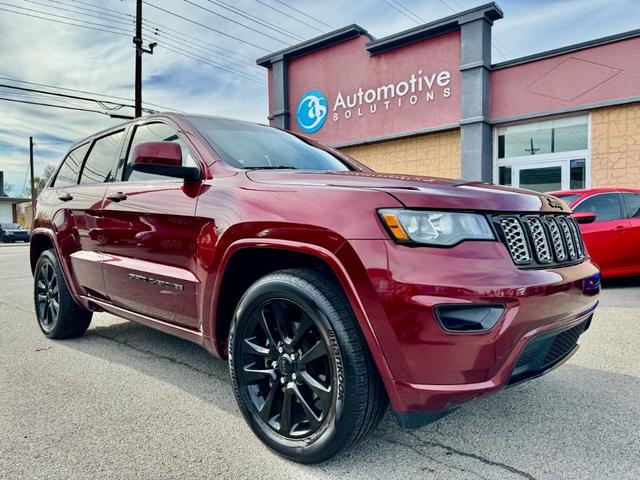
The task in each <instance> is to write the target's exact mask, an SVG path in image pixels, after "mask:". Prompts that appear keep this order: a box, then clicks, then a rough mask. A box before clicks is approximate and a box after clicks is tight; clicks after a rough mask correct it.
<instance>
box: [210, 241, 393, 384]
mask: <svg viewBox="0 0 640 480" xmlns="http://www.w3.org/2000/svg"><path fill="white" fill-rule="evenodd" d="M265 254H267V255H268V257H267V259H266V261H265V257H266V255H265ZM257 257H259V258H260V260H259V261H255V259H256V258H257ZM243 265H248V266H250V271H251V274H250V275H240V273H241V272H242V266H243ZM257 266H258V267H257ZM256 267H257V268H256ZM300 267H302V268H315V269H319V270H321V271H323V272H324V273H326V274H327V275H329V276H331V277H332V278H334V279H335V280H336V281H337V282H338V284H339V285H340V287H341V288H342V291H343V292H344V294H345V296H346V298H347V301H348V302H349V304H350V306H351V308H352V310H353V312H354V315H355V317H356V320H357V323H358V325H359V327H360V331H361V333H362V334H363V337H364V339H365V341H366V343H367V346H368V348H369V351H370V352H371V355H372V357H373V359H374V361H375V363H376V366H377V368H378V371H379V373H380V375H381V376H382V377H383V378H385V377H389V375H390V370H389V366H388V364H387V361H386V359H385V357H384V354H383V352H382V349H381V347H380V344H379V342H378V339H377V337H376V334H375V332H374V330H373V328H372V326H371V322H370V320H369V318H368V316H367V313H366V309H365V308H364V305H363V303H362V300H361V298H360V296H359V294H358V292H357V289H356V287H355V285H354V284H353V282H352V280H351V278H350V277H349V275H348V273H347V271H346V269H345V267H344V266H343V265H342V263H341V262H340V260H339V259H338V258H337V256H336V255H335V254H334V253H332V252H331V251H329V250H327V249H326V248H324V247H320V246H318V245H312V244H307V243H301V242H295V241H289V240H274V239H268V240H267V239H255V240H251V239H244V240H240V241H237V242H235V243H233V244H231V245H230V246H229V248H228V249H227V250H226V252H225V254H224V257H223V259H222V262H221V263H220V268H219V269H218V275H217V278H216V281H215V285H214V289H213V295H212V302H211V315H210V316H209V318H211V319H212V320H211V325H210V335H211V336H212V337H213V338H212V347H213V349H214V352H213V353H215V354H216V355H218V356H220V357H222V358H225V357H226V354H227V340H228V333H229V326H230V324H231V319H232V317H233V312H234V311H235V307H236V306H237V304H238V301H239V300H240V297H241V296H242V294H243V293H244V292H245V291H246V289H247V288H248V287H249V286H250V285H251V284H252V283H253V282H254V281H256V280H257V279H258V278H261V277H263V276H264V275H266V274H268V273H271V272H273V271H276V270H282V269H287V268H300ZM238 277H240V281H236V279H237V278H238Z"/></svg>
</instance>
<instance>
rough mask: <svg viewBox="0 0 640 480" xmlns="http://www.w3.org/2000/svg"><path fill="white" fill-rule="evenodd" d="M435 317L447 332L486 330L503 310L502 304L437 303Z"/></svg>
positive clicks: (492, 325)
mask: <svg viewBox="0 0 640 480" xmlns="http://www.w3.org/2000/svg"><path fill="white" fill-rule="evenodd" d="M434 311H435V315H436V318H437V319H438V322H440V325H441V326H442V328H444V329H445V330H447V331H449V332H486V331H488V330H491V329H492V328H493V327H494V326H495V324H496V323H498V320H500V317H502V313H503V312H504V305H468V304H461V305H437V306H436V307H435V308H434Z"/></svg>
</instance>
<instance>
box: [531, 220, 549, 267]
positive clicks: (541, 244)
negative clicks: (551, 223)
mask: <svg viewBox="0 0 640 480" xmlns="http://www.w3.org/2000/svg"><path fill="white" fill-rule="evenodd" d="M526 219H527V223H528V225H529V229H530V230H531V240H532V242H531V246H532V247H533V248H532V250H533V251H534V252H535V254H536V257H537V258H538V261H539V262H540V263H551V262H553V255H552V254H551V250H550V249H549V241H548V240H547V234H546V233H545V231H544V227H543V226H542V220H540V217H538V216H533V215H529V216H527V217H526Z"/></svg>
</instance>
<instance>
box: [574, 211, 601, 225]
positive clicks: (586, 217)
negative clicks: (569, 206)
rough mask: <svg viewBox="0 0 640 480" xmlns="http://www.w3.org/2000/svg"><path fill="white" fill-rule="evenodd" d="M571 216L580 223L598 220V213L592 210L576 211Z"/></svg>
mask: <svg viewBox="0 0 640 480" xmlns="http://www.w3.org/2000/svg"><path fill="white" fill-rule="evenodd" d="M571 216H572V217H573V218H574V219H575V220H576V222H578V223H580V224H583V223H593V222H595V221H596V214H595V213H592V212H575V213H572V214H571Z"/></svg>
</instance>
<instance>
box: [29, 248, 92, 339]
mask: <svg viewBox="0 0 640 480" xmlns="http://www.w3.org/2000/svg"><path fill="white" fill-rule="evenodd" d="M33 278H34V292H33V295H34V302H35V308H36V317H37V319H38V325H39V326H40V329H41V330H42V332H43V333H44V334H45V335H46V336H47V337H50V338H71V337H78V336H80V335H82V334H83V333H84V332H85V331H86V330H87V328H89V324H90V323H91V316H92V313H91V312H90V311H89V310H86V309H85V308H83V307H81V306H80V305H78V304H77V303H76V301H75V300H74V299H73V297H71V294H70V293H69V289H68V288H67V284H66V282H65V280H64V276H63V274H62V270H61V269H60V264H59V263H58V259H57V258H56V255H55V253H54V251H53V250H45V251H44V252H42V254H41V255H40V258H39V259H38V263H37V264H36V268H35V271H34V277H33Z"/></svg>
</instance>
